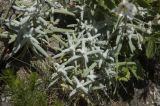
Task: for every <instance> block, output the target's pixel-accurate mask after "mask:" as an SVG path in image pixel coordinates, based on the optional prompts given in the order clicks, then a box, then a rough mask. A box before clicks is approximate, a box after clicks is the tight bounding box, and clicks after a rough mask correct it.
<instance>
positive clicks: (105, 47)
mask: <svg viewBox="0 0 160 106" xmlns="http://www.w3.org/2000/svg"><path fill="white" fill-rule="evenodd" d="M2 3H3V2H2ZM6 3H8V6H7V7H6V8H7V9H2V15H1V18H0V21H1V33H0V40H1V42H3V43H4V47H3V46H2V47H1V48H2V49H3V51H2V53H1V60H0V71H1V72H0V73H1V74H2V75H1V77H2V80H1V82H2V83H4V82H5V81H4V79H3V77H5V76H4V74H3V72H5V71H6V70H8V69H9V70H12V71H13V73H15V74H17V73H18V72H19V71H20V72H21V71H24V70H25V71H24V72H23V74H31V76H32V72H33V71H34V72H36V73H38V74H39V77H38V78H37V79H35V80H36V82H37V81H39V80H42V82H43V84H42V85H43V87H42V88H43V89H42V88H41V90H40V91H39V90H38V91H37V88H38V89H39V87H38V86H36V88H35V91H34V90H33V91H32V90H31V92H30V95H29V96H31V95H32V94H33V95H32V96H34V93H36V92H38V94H40V97H39V96H38V97H37V99H40V100H41V99H42V100H43V101H44V105H56V104H60V105H69V106H70V105H77V106H78V105H98V106H101V105H102V106H106V105H107V104H108V103H109V102H110V101H112V100H114V99H115V98H118V99H120V98H123V96H126V95H127V96H126V97H128V98H127V99H130V97H132V96H134V93H132V92H131V91H133V92H134V87H135V86H136V83H137V82H139V81H142V82H146V86H147V83H148V82H149V81H150V80H151V81H152V82H154V83H156V82H155V80H157V81H158V79H156V78H158V74H156V73H158V69H159V68H157V71H156V69H155V68H156V67H157V66H158V64H159V59H158V58H159V37H160V36H159V35H160V32H159V28H160V11H159V10H160V1H159V0H29V1H25V0H11V1H7V2H6ZM1 45H3V44H1ZM22 69H24V70H22ZM23 74H20V76H22V75H23ZM33 76H34V75H33ZM30 79H32V77H29V81H30ZM14 80H15V79H13V82H14ZM25 80H28V78H27V79H25ZM20 82H21V81H20ZM23 83H24V85H25V81H24V80H22V85H23ZM5 84H7V85H9V84H10V82H7V83H5ZM5 84H4V85H5ZM30 86H32V85H28V87H29V88H30ZM9 87H10V88H11V89H12V90H15V91H16V90H19V88H17V89H13V88H12V86H9ZM26 87H27V86H26ZM26 87H24V88H26ZM129 87H131V88H132V89H129V90H128V88H129ZM4 88H5V87H4ZM12 90H11V94H12ZM42 91H43V92H42ZM122 91H124V92H123V94H121V92H122ZM9 92H10V90H9ZM24 92H25V91H24ZM47 93H48V95H47ZM52 94H55V95H52ZM12 95H13V96H14V94H12ZM20 95H23V92H22V94H21V93H20ZM24 95H26V94H24ZM42 95H43V96H42ZM46 95H47V96H48V98H47V97H46ZM27 96H28V95H27ZM27 96H26V97H27ZM41 96H42V97H44V98H41ZM50 96H53V97H51V98H50ZM11 97H12V96H11ZM18 97H19V95H18ZM18 97H17V95H16V98H18ZM24 97H25V96H24ZM45 97H46V98H47V99H46V98H45ZM35 98H36V97H35ZM24 99H25V98H24ZM50 99H51V100H50ZM123 99H125V98H123ZM11 100H12V99H11ZM54 100H55V101H54ZM56 100H57V101H56ZM13 101H14V102H13V103H15V105H16V106H20V105H22V104H23V103H24V102H21V103H22V104H19V105H17V104H16V103H20V102H18V101H17V99H15V100H13ZM15 101H16V102H15ZM20 101H22V98H21V99H20ZM31 102H32V101H31V100H28V102H27V103H31ZM45 102H46V103H45ZM48 102H49V103H48ZM24 104H26V103H24ZM30 105H31V106H32V104H28V105H26V106H30ZM36 105H38V104H35V105H34V106H36Z"/></svg>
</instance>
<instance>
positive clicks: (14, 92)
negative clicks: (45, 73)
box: [2, 70, 47, 106]
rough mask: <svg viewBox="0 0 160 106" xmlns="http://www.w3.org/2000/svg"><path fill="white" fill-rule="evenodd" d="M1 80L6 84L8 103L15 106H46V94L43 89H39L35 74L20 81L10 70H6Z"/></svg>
mask: <svg viewBox="0 0 160 106" xmlns="http://www.w3.org/2000/svg"><path fill="white" fill-rule="evenodd" d="M2 80H3V81H4V82H5V83H6V84H7V91H8V94H9V95H8V96H10V97H11V99H10V102H11V103H13V104H14V105H15V106H47V94H46V92H45V89H42V88H41V86H40V83H39V82H38V80H39V79H38V75H37V74H36V73H31V74H30V75H29V76H28V77H26V79H20V78H19V77H17V76H15V75H14V74H13V73H12V72H11V70H7V71H6V72H5V73H4V74H3V76H2Z"/></svg>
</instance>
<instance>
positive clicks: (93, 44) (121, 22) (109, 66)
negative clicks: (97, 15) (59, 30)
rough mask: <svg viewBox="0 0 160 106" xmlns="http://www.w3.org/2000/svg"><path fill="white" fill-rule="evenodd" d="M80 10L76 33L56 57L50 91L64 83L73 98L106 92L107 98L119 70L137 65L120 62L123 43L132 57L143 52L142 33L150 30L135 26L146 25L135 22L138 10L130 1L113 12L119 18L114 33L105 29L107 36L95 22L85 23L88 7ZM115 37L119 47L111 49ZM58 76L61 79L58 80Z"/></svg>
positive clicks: (71, 35)
mask: <svg viewBox="0 0 160 106" xmlns="http://www.w3.org/2000/svg"><path fill="white" fill-rule="evenodd" d="M77 8H78V9H79V10H80V11H81V12H80V17H79V18H78V19H77V22H78V24H77V27H76V30H75V32H74V33H65V34H66V36H67V40H66V43H67V46H66V47H64V48H63V50H62V51H61V52H59V53H58V54H56V55H54V56H53V58H54V59H56V60H59V62H58V63H55V64H54V66H55V69H56V71H55V73H53V75H52V80H53V81H52V82H51V84H50V87H51V86H53V85H54V84H55V83H56V81H57V80H60V79H61V80H62V81H63V83H64V84H67V85H69V86H71V89H70V90H71V92H70V95H69V96H70V97H72V96H74V95H75V94H76V93H77V94H82V95H83V94H84V95H86V96H87V97H90V94H92V93H93V92H94V91H95V90H100V91H103V92H104V94H105V95H106V96H108V94H107V93H106V92H108V90H109V89H110V87H111V84H112V82H110V81H111V80H112V79H114V78H115V77H116V76H117V74H118V72H119V71H120V70H119V69H118V67H119V66H120V65H125V64H130V65H132V64H133V65H135V63H134V62H128V63H127V62H119V60H118V55H120V52H121V50H122V48H123V41H124V39H125V38H127V39H128V41H127V45H129V47H130V51H131V53H130V54H131V56H132V53H133V52H134V51H135V50H136V49H140V50H141V49H142V47H141V46H142V42H143V37H142V35H141V34H140V32H139V31H141V32H145V33H148V32H146V31H147V29H146V28H144V27H141V26H140V27H139V26H136V25H134V24H133V21H135V22H139V23H142V24H143V22H141V21H140V20H138V19H136V18H135V15H136V14H137V11H138V10H137V7H136V6H135V5H134V4H132V3H129V2H128V1H127V0H123V1H122V2H121V3H120V4H119V5H118V7H116V8H115V9H113V11H112V12H114V13H116V14H118V19H117V22H116V23H115V25H114V27H113V29H112V30H109V29H106V32H107V33H106V34H104V33H101V32H99V27H97V26H98V25H96V23H95V20H91V19H89V20H87V19H85V17H84V16H85V8H86V7H85V5H83V6H77ZM143 25H144V24H143ZM100 27H103V26H100ZM117 32H118V33H117ZM115 33H116V36H117V37H116V39H115V42H116V45H115V46H111V45H110V40H111V37H112V36H114V34H115ZM104 38H106V39H104ZM133 40H135V41H136V45H135V43H133ZM137 47H138V48H137ZM57 76H60V77H58V79H57Z"/></svg>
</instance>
